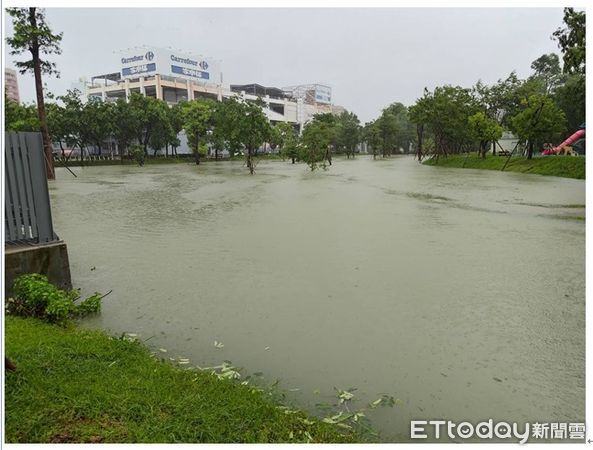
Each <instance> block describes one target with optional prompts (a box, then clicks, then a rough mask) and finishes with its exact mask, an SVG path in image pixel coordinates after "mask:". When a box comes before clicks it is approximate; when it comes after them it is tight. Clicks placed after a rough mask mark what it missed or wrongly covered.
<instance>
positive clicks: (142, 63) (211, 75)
mask: <svg viewBox="0 0 593 450" xmlns="http://www.w3.org/2000/svg"><path fill="white" fill-rule="evenodd" d="M120 64H121V74H122V78H137V77H139V76H143V75H144V74H146V75H154V74H160V75H164V76H170V77H175V78H186V79H192V80H201V81H204V82H209V83H216V82H217V81H219V79H220V67H219V64H218V63H217V62H215V61H211V60H206V59H205V58H201V57H196V56H192V55H184V54H182V53H179V52H173V51H170V50H165V49H158V48H152V49H144V50H136V51H134V53H128V54H124V55H122V56H121V57H120Z"/></svg>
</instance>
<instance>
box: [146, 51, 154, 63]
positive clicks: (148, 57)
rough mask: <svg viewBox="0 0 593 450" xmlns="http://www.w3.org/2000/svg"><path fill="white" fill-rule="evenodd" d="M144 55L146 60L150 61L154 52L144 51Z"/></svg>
mask: <svg viewBox="0 0 593 450" xmlns="http://www.w3.org/2000/svg"><path fill="white" fill-rule="evenodd" d="M144 57H145V58H146V59H147V60H148V61H152V60H153V59H154V53H152V52H146V55H144Z"/></svg>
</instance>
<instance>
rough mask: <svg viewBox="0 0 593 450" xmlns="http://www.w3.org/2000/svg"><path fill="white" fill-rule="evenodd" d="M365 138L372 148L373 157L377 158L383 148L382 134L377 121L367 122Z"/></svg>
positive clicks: (364, 129)
mask: <svg viewBox="0 0 593 450" xmlns="http://www.w3.org/2000/svg"><path fill="white" fill-rule="evenodd" d="M362 134H363V139H364V140H365V141H366V143H367V145H368V146H369V147H370V148H371V152H372V154H373V159H377V154H378V153H379V149H380V148H381V136H380V134H379V127H378V126H377V124H376V121H371V122H368V123H366V124H365V126H364V128H363V131H362Z"/></svg>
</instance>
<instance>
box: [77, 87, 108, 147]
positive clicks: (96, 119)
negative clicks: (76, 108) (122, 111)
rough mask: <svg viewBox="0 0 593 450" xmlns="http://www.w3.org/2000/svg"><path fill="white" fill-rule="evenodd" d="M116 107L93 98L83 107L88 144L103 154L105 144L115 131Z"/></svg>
mask: <svg viewBox="0 0 593 450" xmlns="http://www.w3.org/2000/svg"><path fill="white" fill-rule="evenodd" d="M114 110H115V106H114V105H113V104H112V103H108V102H104V101H103V100H101V99H100V98H97V97H91V98H89V100H88V101H87V102H86V103H85V104H84V106H83V107H82V114H81V118H80V120H81V122H82V123H81V126H82V128H83V129H84V130H85V135H86V136H87V139H88V142H90V143H91V144H93V145H94V146H96V147H97V149H98V150H99V155H102V153H103V143H104V142H105V140H106V139H107V138H108V137H109V136H110V135H111V133H112V132H113V129H114V124H113V119H114Z"/></svg>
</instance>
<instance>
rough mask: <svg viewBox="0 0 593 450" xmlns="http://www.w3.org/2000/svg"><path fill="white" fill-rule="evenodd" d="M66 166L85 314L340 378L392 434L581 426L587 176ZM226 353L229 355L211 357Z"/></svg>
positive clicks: (285, 379)
mask: <svg viewBox="0 0 593 450" xmlns="http://www.w3.org/2000/svg"><path fill="white" fill-rule="evenodd" d="M74 171H75V172H76V173H77V174H78V178H74V177H72V176H71V175H70V174H69V173H67V172H66V171H65V170H63V169H59V170H58V179H57V181H55V182H52V183H51V185H50V189H51V197H52V210H53V215H54V222H55V229H56V232H57V233H58V235H59V236H60V238H62V239H64V240H65V241H66V243H67V244H68V250H69V256H70V264H71V270H72V278H73V282H74V284H75V286H77V287H81V288H82V290H83V292H85V293H92V292H93V291H101V292H107V291H109V290H111V289H112V290H113V292H112V294H110V295H109V296H108V297H106V298H105V300H104V305H103V310H102V313H101V314H100V315H99V316H97V317H95V318H92V319H89V320H87V321H86V322H85V325H86V326H92V327H101V328H104V329H107V330H109V331H110V332H111V333H113V334H118V335H119V334H121V333H123V332H129V333H136V334H138V336H139V338H140V339H141V340H144V339H148V340H147V341H146V343H147V345H150V346H151V347H152V348H153V349H155V351H156V352H157V353H159V352H160V351H159V350H158V349H159V348H163V349H166V350H167V353H162V356H163V357H165V358H168V357H174V358H177V357H184V358H189V359H190V360H191V362H192V364H195V365H199V366H201V367H205V366H214V365H217V364H220V363H221V362H222V361H224V360H230V361H232V363H233V365H235V366H238V367H242V368H243V373H244V374H245V375H247V374H250V373H254V372H263V374H264V379H265V380H266V382H267V381H270V380H274V379H280V387H281V388H282V389H284V390H285V391H286V392H287V393H288V395H289V401H291V402H292V403H293V404H295V405H297V406H300V407H302V408H306V409H308V410H310V411H312V412H316V408H315V404H317V403H324V402H335V401H336V400H337V399H336V396H335V391H334V387H336V388H338V389H349V388H357V390H356V391H354V394H355V399H354V400H355V402H354V403H353V406H352V407H353V408H356V407H357V406H360V407H363V406H365V404H366V403H368V402H370V401H373V400H376V399H378V398H379V397H381V395H382V394H388V395H392V396H394V398H395V399H397V404H396V405H395V406H394V407H393V408H389V407H385V408H377V409H376V410H374V411H372V412H371V413H369V414H368V416H369V417H370V419H371V421H372V423H373V425H374V427H375V428H377V429H378V430H379V431H380V436H381V439H383V440H385V441H405V440H407V439H408V437H409V427H410V425H409V421H410V420H411V419H417V420H422V419H424V420H433V419H441V418H442V419H445V420H454V421H463V420H469V421H471V422H474V423H475V422H478V421H480V420H484V419H489V418H492V419H494V420H495V421H496V420H500V421H507V422H513V421H518V422H521V423H523V422H531V423H533V422H584V418H585V222H584V220H583V219H584V204H585V183H584V181H582V180H570V179H563V178H554V177H542V176H537V175H523V174H514V173H501V172H496V171H478V170H469V169H463V170H460V169H443V168H434V167H427V166H421V165H419V164H418V163H417V162H415V161H414V160H413V159H412V158H408V157H399V158H393V159H389V160H377V161H372V159H370V158H369V157H365V156H360V157H358V158H357V159H356V160H340V159H338V160H336V162H335V164H334V165H333V166H332V167H331V168H330V170H329V171H327V172H324V171H319V172H315V173H310V172H308V171H307V170H306V167H305V166H304V165H291V164H289V163H287V162H282V161H263V162H260V164H259V165H258V167H257V173H256V175H254V176H249V175H248V173H247V170H246V169H245V168H244V167H242V165H241V163H239V162H218V163H214V162H208V163H206V164H203V165H201V166H199V167H197V166H195V165H192V164H173V165H156V166H155V165H152V166H150V165H149V166H145V167H142V168H140V167H132V166H123V167H120V166H111V167H93V168H84V169H81V168H75V169H74ZM214 341H218V342H222V343H223V344H224V348H217V347H215V346H214Z"/></svg>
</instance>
